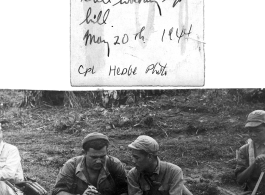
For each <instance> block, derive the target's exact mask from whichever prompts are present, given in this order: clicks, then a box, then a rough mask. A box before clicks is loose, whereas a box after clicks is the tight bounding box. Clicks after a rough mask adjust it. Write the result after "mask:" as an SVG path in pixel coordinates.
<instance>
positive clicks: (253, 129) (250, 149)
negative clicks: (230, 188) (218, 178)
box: [235, 110, 265, 194]
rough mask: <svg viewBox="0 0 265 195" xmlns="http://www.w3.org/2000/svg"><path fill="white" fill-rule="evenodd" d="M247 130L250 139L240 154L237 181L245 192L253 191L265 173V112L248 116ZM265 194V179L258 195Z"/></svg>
mask: <svg viewBox="0 0 265 195" xmlns="http://www.w3.org/2000/svg"><path fill="white" fill-rule="evenodd" d="M245 128H247V129H248V132H249V136H250V139H248V143H247V144H245V145H243V146H242V147H241V148H240V149H239V152H238V157H237V165H236V170H235V174H236V179H237V182H238V183H239V184H241V185H242V184H243V187H244V190H245V191H249V193H251V191H253V189H254V188H255V185H256V183H257V181H258V179H259V176H260V174H261V172H262V171H263V172H264V171H265V111H264V110H255V111H253V112H251V113H250V114H249V115H248V118H247V123H246V125H245ZM264 193H265V178H263V180H262V181H261V183H260V185H259V188H258V191H257V194H264Z"/></svg>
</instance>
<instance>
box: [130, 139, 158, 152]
mask: <svg viewBox="0 0 265 195" xmlns="http://www.w3.org/2000/svg"><path fill="white" fill-rule="evenodd" d="M128 147H129V148H131V149H135V150H144V151H145V152H147V153H149V154H153V155H157V153H158V151H159V145H158V143H157V142H156V140H154V139H153V138H152V137H149V136H147V135H140V136H139V137H138V138H137V139H136V140H135V141H134V142H132V143H131V144H129V145H128Z"/></svg>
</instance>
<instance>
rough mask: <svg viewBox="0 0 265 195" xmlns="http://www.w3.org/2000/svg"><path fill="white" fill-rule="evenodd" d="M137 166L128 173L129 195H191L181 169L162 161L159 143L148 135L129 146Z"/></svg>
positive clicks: (140, 137) (142, 136)
mask: <svg viewBox="0 0 265 195" xmlns="http://www.w3.org/2000/svg"><path fill="white" fill-rule="evenodd" d="M128 147H129V148H130V149H131V151H132V159H133V163H134V165H135V167H134V168H132V169H131V170H130V171H129V173H128V176H127V177H128V194H129V195H182V193H183V194H188V195H190V194H191V193H190V191H189V190H188V189H187V188H186V187H185V186H184V185H183V172H182V170H181V168H180V167H178V166H177V165H174V164H172V163H169V162H164V161H161V160H160V159H159V158H158V156H157V154H158V151H159V145H158V143H157V142H156V141H155V140H154V139H153V138H151V137H149V136H146V135H141V136H139V137H138V138H137V139H136V140H135V141H134V142H132V143H131V144H129V145H128Z"/></svg>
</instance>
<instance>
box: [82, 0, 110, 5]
mask: <svg viewBox="0 0 265 195" xmlns="http://www.w3.org/2000/svg"><path fill="white" fill-rule="evenodd" d="M83 1H85V2H88V1H92V0H81V2H83ZM93 3H104V4H108V3H111V1H110V0H107V1H104V0H93Z"/></svg>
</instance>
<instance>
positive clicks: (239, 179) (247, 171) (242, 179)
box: [236, 163, 256, 185]
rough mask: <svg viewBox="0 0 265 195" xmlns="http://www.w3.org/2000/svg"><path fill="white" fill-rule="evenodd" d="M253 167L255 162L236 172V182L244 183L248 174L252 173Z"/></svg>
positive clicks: (248, 176)
mask: <svg viewBox="0 0 265 195" xmlns="http://www.w3.org/2000/svg"><path fill="white" fill-rule="evenodd" d="M255 167H256V163H253V164H252V165H250V166H249V167H248V168H247V169H245V170H244V171H242V172H241V173H239V174H237V177H236V181H237V183H238V184H240V185H242V184H243V183H245V182H246V181H247V180H248V178H250V176H251V175H252V173H253V171H254V169H255Z"/></svg>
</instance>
